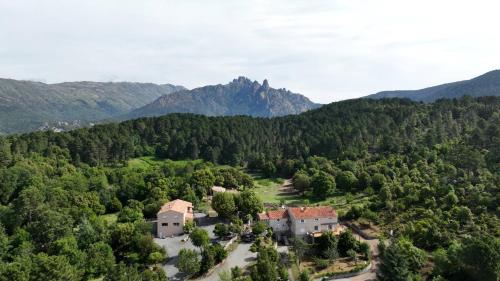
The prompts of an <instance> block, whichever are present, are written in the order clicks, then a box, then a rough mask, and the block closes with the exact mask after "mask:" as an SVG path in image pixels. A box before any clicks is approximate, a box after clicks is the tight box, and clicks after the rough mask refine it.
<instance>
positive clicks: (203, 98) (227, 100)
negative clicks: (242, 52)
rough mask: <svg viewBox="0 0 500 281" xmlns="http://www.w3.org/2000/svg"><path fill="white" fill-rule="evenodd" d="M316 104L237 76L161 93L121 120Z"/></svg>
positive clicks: (273, 112)
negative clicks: (222, 81)
mask: <svg viewBox="0 0 500 281" xmlns="http://www.w3.org/2000/svg"><path fill="white" fill-rule="evenodd" d="M319 106H320V104H316V103H313V102H312V101H310V100H309V99H308V98H306V97H304V96H302V95H299V94H294V93H292V92H290V91H288V90H286V89H274V88H271V87H269V82H268V81H267V80H264V82H263V83H262V84H260V83H259V82H257V81H253V82H252V81H251V80H250V79H248V78H246V77H239V78H237V79H234V80H233V81H232V82H230V83H228V84H226V85H220V84H219V85H213V86H205V87H200V88H196V89H193V90H183V91H179V92H175V93H172V94H169V95H164V96H161V97H160V98H158V99H157V100H155V101H154V102H152V103H150V104H147V105H145V106H143V107H141V108H138V109H136V110H133V111H132V112H130V113H129V114H127V115H125V116H124V119H134V118H138V117H145V116H160V115H165V114H168V113H174V112H175V113H197V114H203V115H208V116H231V115H250V116H255V117H274V116H283V115H290V114H299V113H301V112H304V111H307V110H310V109H313V108H317V107H319Z"/></svg>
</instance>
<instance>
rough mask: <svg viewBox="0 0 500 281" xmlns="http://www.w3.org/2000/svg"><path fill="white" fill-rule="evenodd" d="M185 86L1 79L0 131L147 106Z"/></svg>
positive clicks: (102, 116) (107, 115)
mask: <svg viewBox="0 0 500 281" xmlns="http://www.w3.org/2000/svg"><path fill="white" fill-rule="evenodd" d="M183 89H185V88H184V87H180V86H173V85H169V84H166V85H156V84H150V83H128V82H120V83H99V82H66V83H60V84H45V83H40V82H31V81H18V80H12V79H0V133H15V132H27V131H32V130H36V129H37V128H39V127H40V126H41V125H43V124H44V123H54V122H58V121H64V122H72V121H74V120H81V121H83V122H85V121H95V120H101V119H105V118H110V117H113V116H116V115H121V114H125V113H126V112H128V111H130V110H132V109H134V108H137V107H140V106H143V105H145V104H147V103H149V102H151V101H153V100H155V99H156V98H158V97H160V96H162V95H165V94H169V93H172V92H174V91H178V90H183Z"/></svg>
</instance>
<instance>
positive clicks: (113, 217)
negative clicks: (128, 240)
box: [101, 213, 118, 224]
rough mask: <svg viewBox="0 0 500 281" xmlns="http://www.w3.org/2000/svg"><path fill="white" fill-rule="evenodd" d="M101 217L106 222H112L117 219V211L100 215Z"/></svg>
mask: <svg viewBox="0 0 500 281" xmlns="http://www.w3.org/2000/svg"><path fill="white" fill-rule="evenodd" d="M101 218H103V219H104V220H105V221H106V222H107V223H109V224H113V223H115V222H116V221H117V220H118V213H112V214H105V215H102V216H101Z"/></svg>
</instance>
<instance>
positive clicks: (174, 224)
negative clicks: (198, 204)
mask: <svg viewBox="0 0 500 281" xmlns="http://www.w3.org/2000/svg"><path fill="white" fill-rule="evenodd" d="M156 218H157V228H156V229H157V236H158V237H159V238H165V237H170V236H175V235H180V234H183V233H184V224H185V223H186V221H188V220H193V218H194V213H193V204H192V203H191V202H187V201H184V200H180V199H177V200H174V201H171V202H168V203H166V204H165V205H163V206H162V207H161V209H160V211H158V213H157V214H156Z"/></svg>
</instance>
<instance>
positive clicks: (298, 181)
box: [293, 170, 311, 192]
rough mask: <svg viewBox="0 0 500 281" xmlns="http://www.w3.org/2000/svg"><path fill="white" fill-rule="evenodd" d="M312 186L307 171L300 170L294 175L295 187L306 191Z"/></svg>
mask: <svg viewBox="0 0 500 281" xmlns="http://www.w3.org/2000/svg"><path fill="white" fill-rule="evenodd" d="M310 186H311V177H309V175H308V174H307V172H306V171H304V170H300V171H297V172H296V173H295V175H293V187H295V189H297V190H299V191H301V192H305V191H307V190H309V188H310Z"/></svg>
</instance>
